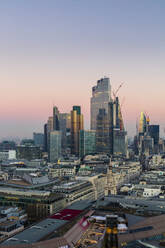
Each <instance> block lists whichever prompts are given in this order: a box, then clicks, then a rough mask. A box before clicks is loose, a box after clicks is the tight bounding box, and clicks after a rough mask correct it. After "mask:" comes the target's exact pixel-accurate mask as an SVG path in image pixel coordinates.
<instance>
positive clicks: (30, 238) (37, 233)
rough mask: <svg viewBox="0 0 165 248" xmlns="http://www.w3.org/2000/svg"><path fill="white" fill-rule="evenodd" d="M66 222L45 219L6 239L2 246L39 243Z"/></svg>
mask: <svg viewBox="0 0 165 248" xmlns="http://www.w3.org/2000/svg"><path fill="white" fill-rule="evenodd" d="M65 223H67V221H65V220H58V219H49V218H48V219H45V220H43V221H41V222H39V223H38V224H36V225H33V226H32V227H30V228H28V229H26V230H24V231H23V232H21V233H19V234H16V235H14V236H13V237H12V238H9V239H7V240H6V241H4V242H3V243H2V245H17V244H30V243H35V242H37V241H40V240H41V239H43V238H44V237H45V236H47V235H49V234H50V233H52V232H54V231H55V230H56V229H58V228H59V227H61V226H63V225H64V224H65Z"/></svg>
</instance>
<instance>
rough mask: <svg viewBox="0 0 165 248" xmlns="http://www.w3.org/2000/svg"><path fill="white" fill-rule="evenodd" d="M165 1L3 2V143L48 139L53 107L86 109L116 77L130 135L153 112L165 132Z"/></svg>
mask: <svg viewBox="0 0 165 248" xmlns="http://www.w3.org/2000/svg"><path fill="white" fill-rule="evenodd" d="M164 11H165V1H164V0H157V1H155V0H138V1H137V0H113V1H112V0H101V1H100V0H35V1H34V0H26V1H25V0H23V1H22V0H2V1H0V32H1V38H0V86H1V87H0V89H1V90H0V139H2V138H6V137H32V133H33V132H43V125H44V123H46V121H47V119H48V117H49V116H51V115H52V107H53V105H56V106H58V108H59V110H60V111H61V112H70V110H71V109H72V106H73V105H81V106H82V112H83V114H84V116H85V127H86V128H89V126H90V125H89V123H90V97H91V88H92V86H94V85H95V84H96V82H97V80H98V79H100V78H102V77H104V76H107V77H110V81H111V85H112V89H113V90H114V91H115V90H116V89H117V88H118V86H119V85H120V84H121V82H124V84H123V86H122V88H121V89H120V91H119V94H118V95H119V98H120V101H122V102H123V106H122V112H123V116H124V122H125V127H126V129H127V131H128V135H134V134H135V132H136V121H137V119H138V118H139V116H140V112H141V111H145V112H146V113H147V114H148V115H149V116H150V120H151V123H152V124H160V125H161V133H162V135H165V134H164V133H163V130H164V128H165V28H164V27H165V15H164Z"/></svg>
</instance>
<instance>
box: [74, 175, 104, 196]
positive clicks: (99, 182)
mask: <svg viewBox="0 0 165 248" xmlns="http://www.w3.org/2000/svg"><path fill="white" fill-rule="evenodd" d="M76 179H77V180H81V181H89V182H91V183H92V185H93V189H94V193H95V200H97V199H100V198H102V197H104V192H105V183H106V176H105V175H102V174H97V175H90V176H77V177H76Z"/></svg>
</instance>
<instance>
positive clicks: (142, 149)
mask: <svg viewBox="0 0 165 248" xmlns="http://www.w3.org/2000/svg"><path fill="white" fill-rule="evenodd" d="M134 147H135V152H136V154H137V155H142V154H144V155H145V156H149V155H152V154H158V153H159V152H160V149H159V125H150V118H149V116H148V115H147V114H146V113H144V112H141V114H140V120H139V126H137V135H136V136H135V138H134Z"/></svg>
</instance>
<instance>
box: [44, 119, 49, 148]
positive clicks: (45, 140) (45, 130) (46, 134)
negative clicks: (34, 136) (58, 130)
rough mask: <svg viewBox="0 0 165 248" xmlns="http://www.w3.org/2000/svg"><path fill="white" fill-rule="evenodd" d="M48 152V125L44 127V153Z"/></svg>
mask: <svg viewBox="0 0 165 248" xmlns="http://www.w3.org/2000/svg"><path fill="white" fill-rule="evenodd" d="M47 151H48V131H47V123H45V125H44V152H47Z"/></svg>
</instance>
